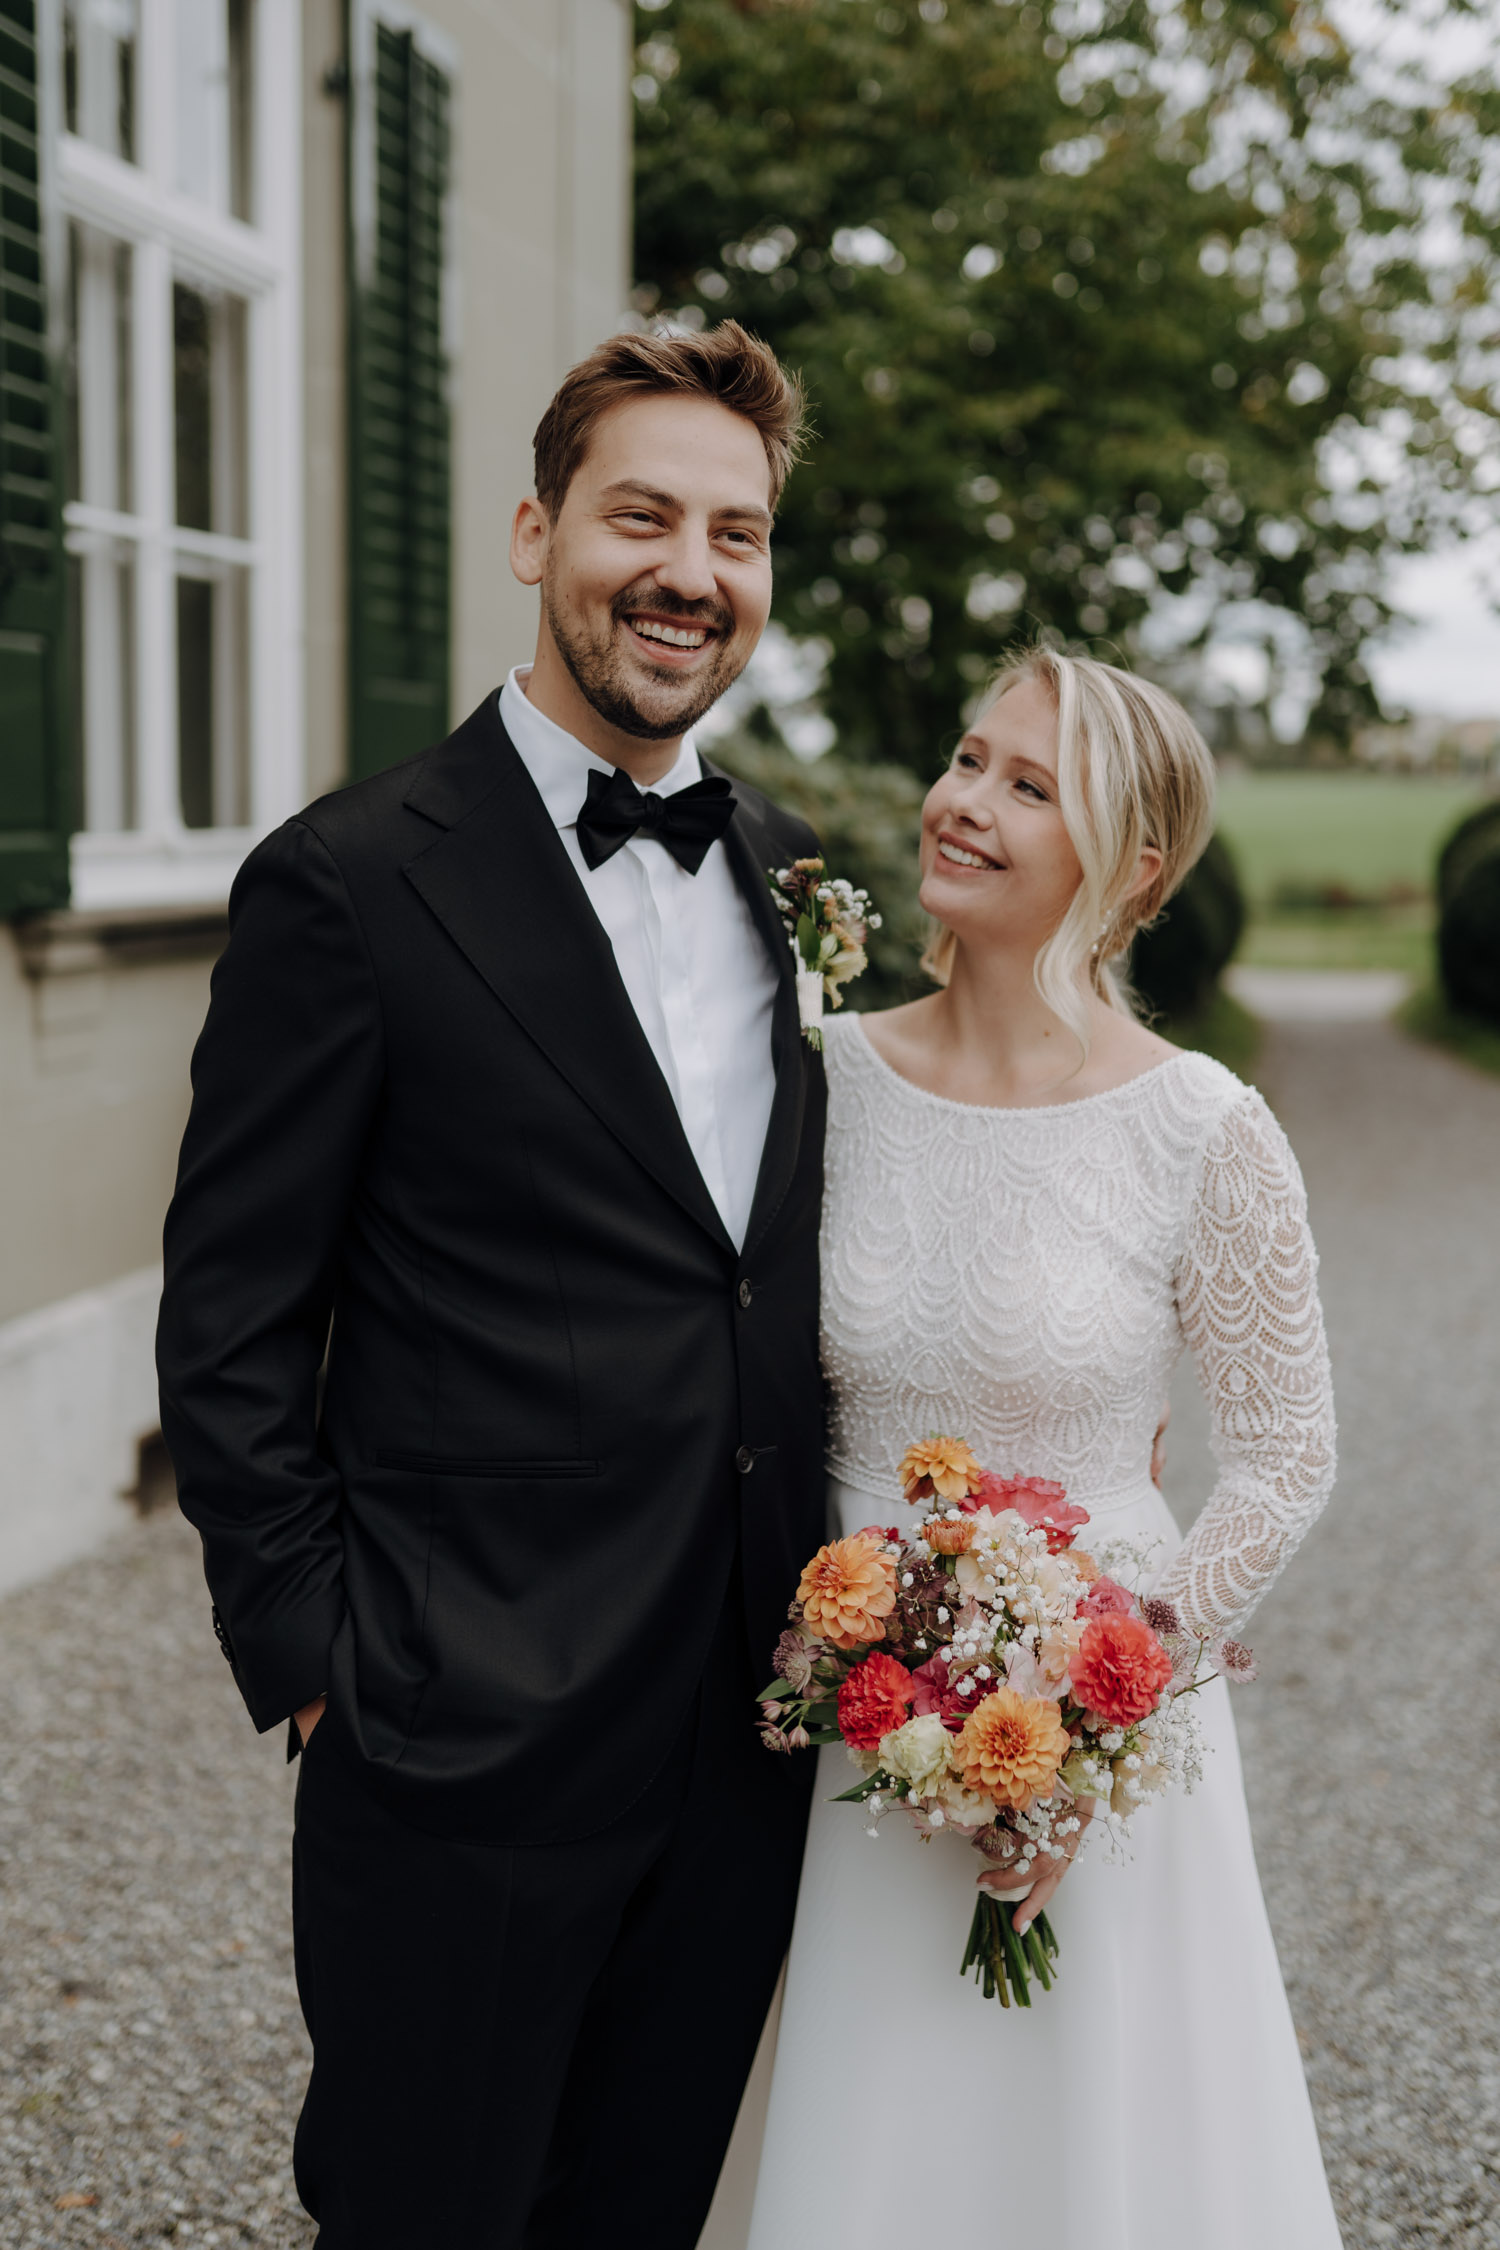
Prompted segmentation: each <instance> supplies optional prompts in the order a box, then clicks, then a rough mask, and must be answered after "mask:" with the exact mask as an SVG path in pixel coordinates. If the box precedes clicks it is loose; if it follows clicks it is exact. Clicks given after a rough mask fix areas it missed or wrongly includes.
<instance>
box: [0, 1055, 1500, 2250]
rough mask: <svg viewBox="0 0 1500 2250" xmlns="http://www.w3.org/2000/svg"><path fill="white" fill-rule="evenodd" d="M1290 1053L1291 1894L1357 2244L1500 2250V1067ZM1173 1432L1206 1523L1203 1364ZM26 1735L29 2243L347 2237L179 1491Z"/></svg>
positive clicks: (277, 1763)
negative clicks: (1303, 1501)
mask: <svg viewBox="0 0 1500 2250" xmlns="http://www.w3.org/2000/svg"><path fill="white" fill-rule="evenodd" d="M1261 1077H1262V1081H1263V1083H1264V1084H1265V1086H1266V1088H1267V1091H1268V1093H1269V1094H1270V1097H1271V1099H1272V1100H1273V1102H1274V1103H1275V1105H1276V1107H1277V1109H1278V1111H1279V1113H1280V1114H1281V1116H1282V1118H1283V1120H1284V1122H1285V1123H1286V1126H1287V1128H1288V1130H1289V1132H1290V1133H1291V1136H1292V1139H1293V1142H1294V1143H1295V1145H1296V1147H1297V1149H1298V1151H1299V1153H1300V1155H1301V1158H1302V1161H1303V1165H1304V1168H1305V1171H1306V1173H1307V1178H1308V1183H1309V1190H1310V1194H1311V1200H1312V1210H1313V1219H1314V1224H1315V1226H1316V1229H1317V1232H1318V1236H1319V1240H1320V1243H1321V1245H1322V1250H1323V1261H1324V1262H1323V1279H1324V1287H1325V1292H1326V1298H1327V1305H1328V1315H1329V1325H1330V1330H1331V1334H1332V1339H1333V1347H1334V1355H1335V1362H1336V1373H1337V1378H1338V1384H1339V1404H1340V1422H1341V1430H1342V1458H1343V1471H1342V1475H1341V1477H1340V1482H1339V1489H1338V1492H1337V1495H1336V1496H1335V1499H1334V1501H1333V1503H1332V1506H1331V1507H1330V1509H1329V1512H1328V1515H1327V1516H1326V1518H1325V1519H1324V1521H1323V1523H1322V1524H1321V1525H1320V1526H1319V1528H1318V1530H1317V1531H1316V1532H1315V1533H1314V1534H1313V1536H1312V1538H1311V1539H1310V1541H1309V1542H1308V1545H1307V1547H1306V1548H1305V1549H1304V1550H1303V1553H1302V1555H1301V1556H1300V1557H1299V1558H1298V1561H1297V1562H1296V1564H1294V1566H1293V1568H1292V1569H1291V1571H1290V1572H1289V1573H1288V1575H1287V1576H1286V1577H1285V1578H1284V1579H1283V1581H1282V1583H1281V1585H1280V1586H1279V1587H1278V1588H1277V1590H1276V1593H1275V1594H1274V1595H1273V1597H1272V1599H1271V1601H1270V1603H1269V1604H1268V1605H1267V1607H1266V1609H1265V1611H1264V1613H1263V1614H1262V1616H1261V1617H1260V1618H1258V1619H1257V1620H1256V1624H1255V1629H1254V1631H1253V1634H1252V1638H1253V1639H1254V1641H1255V1643H1256V1646H1257V1649H1258V1652H1259V1654H1260V1657H1261V1660H1262V1667H1263V1670H1262V1682H1261V1684H1260V1685H1259V1686H1258V1687H1256V1688H1253V1689H1251V1690H1249V1691H1247V1693H1246V1695H1245V1696H1244V1697H1243V1698H1242V1700H1241V1702H1240V1704H1239V1706H1238V1708H1239V1710H1240V1714H1241V1723H1242V1731H1243V1735H1244V1740H1245V1747H1246V1762H1247V1767H1248V1771H1249V1777H1250V1790H1251V1796H1252V1802H1253V1809H1254V1812H1255V1819H1256V1832H1257V1836H1258V1838H1259V1843H1260V1852H1261V1862H1262V1867H1263V1870H1264V1874H1265V1879H1266V1887H1267V1892H1268V1896H1269V1899H1270V1904H1271V1912H1272V1919H1273V1921H1274V1923H1275V1927H1276V1931H1277V1936H1278V1940H1279V1943H1280V1945H1281V1951H1282V1959H1283V1963H1284V1966H1285V1968H1286V1972H1287V1976H1288V1980H1289V1983H1290V1986H1291V1991H1292V2000H1293V2006H1294V2008H1295V2011H1296V2015H1297V2020H1298V2024H1299V2027H1300V2029H1301V2033H1302V2038H1303V2045H1304V2050H1305V2053H1306V2057H1307V2065H1308V2072H1309V2077H1310V2079H1311V2083H1312V2088H1313V2096H1314V2100H1315V2103H1316V2105H1317V2110H1318V2116H1319V2120H1320V2123H1321V2125H1322V2129H1323V2135H1324V2145H1325V2148H1326V2150H1327V2153H1328V2159H1329V2166H1330V2171H1331V2173H1332V2177H1333V2184H1334V2195H1335V2200H1336V2201H1337V2204H1338V2207H1339V2210H1340V2213H1341V2216H1342V2219H1343V2223H1344V2234H1345V2242H1346V2245H1347V2250H1367V2246H1373V2245H1378V2244H1381V2243H1393V2244H1400V2245H1402V2246H1403V2250H1405V2246H1407V2245H1410V2246H1413V2250H1421V2246H1424V2245H1427V2244H1431V2243H1447V2244H1455V2245H1464V2246H1465V2250H1479V2246H1480V2245H1484V2246H1486V2250H1491V2246H1494V2250H1500V2032H1497V2014H1500V2007H1497V2003H1500V1991H1497V1986H1500V1974H1497V1969H1500V1757H1497V1751H1500V1666H1497V1662H1496V1653H1497V1644H1500V1631H1497V1624H1500V1615H1497V1613H1500V1506H1497V1485H1500V1477H1497V1468H1496V1463H1497V1459H1500V1083H1495V1082H1491V1081H1487V1080H1483V1079H1480V1078H1478V1077H1476V1076H1474V1075H1472V1074H1470V1073H1469V1072H1467V1071H1465V1070H1463V1069H1462V1068H1461V1067H1460V1066H1459V1065H1457V1064H1456V1063H1452V1062H1449V1061H1447V1060H1445V1059H1444V1058H1442V1057H1440V1056H1436V1055H1432V1054H1428V1053H1426V1052H1423V1051H1420V1050H1418V1049H1415V1048H1412V1047H1409V1046H1406V1045H1404V1044H1402V1043H1401V1042H1399V1041H1398V1039H1397V1038H1396V1036H1395V1035H1394V1034H1393V1033H1392V1032H1390V1031H1389V1030H1387V1029H1386V1028H1385V1027H1384V1026H1383V1025H1381V1024H1379V1023H1373V1022H1368V1021H1366V1022H1357V1023H1339V1024H1328V1023H1308V1022H1305V1021H1304V1022H1285V1023H1281V1024H1278V1025H1277V1026H1276V1027H1275V1028H1274V1029H1273V1031H1272V1033H1271V1034H1270V1037H1269V1039H1268V1042H1267V1047H1266V1053H1265V1057H1264V1065H1263V1069H1262V1071H1261ZM1172 1453H1173V1458H1172V1468H1171V1489H1172V1492H1173V1497H1174V1502H1175V1504H1176V1505H1177V1506H1178V1509H1179V1513H1180V1514H1181V1515H1182V1516H1184V1517H1186V1516H1189V1515H1191V1513H1192V1511H1193V1508H1194V1507H1195V1506H1196V1505H1197V1503H1198V1501H1199V1500H1200V1499H1201V1497H1202V1495H1203V1493H1204V1491H1205V1490H1206V1486H1207V1478H1208V1475H1209V1473H1210V1472H1209V1468H1208V1464H1207V1457H1206V1452H1205V1450H1204V1445H1203V1432H1202V1417H1201V1412H1200V1411H1199V1410H1198V1409H1197V1407H1196V1403H1195V1401H1194V1400H1193V1399H1192V1398H1191V1396H1190V1395H1189V1394H1188V1392H1187V1391H1186V1390H1180V1397H1179V1404H1178V1410H1177V1414H1176V1419H1175V1422H1174V1429H1173V1443H1172ZM1398 1634H1399V1635H1401V1636H1403V1638H1402V1641H1401V1643H1400V1644H1399V1645H1398V1642H1397V1635H1398ZM0 1745H3V1747H0V2241H3V2242H4V2243H5V2245H6V2246H7V2250H39V2246H43V2245H46V2246H49V2250H50V2246H52V2245H67V2244H80V2245H82V2244H90V2245H103V2246H105V2250H111V2246H112V2250H122V2246H124V2245H130V2246H131V2250H135V2246H137V2245H144V2244H148V2243H150V2244H159V2243H160V2242H161V2241H162V2240H163V2239H164V2238H165V2239H175V2240H177V2241H178V2242H180V2243H190V2244H193V2245H198V2244H203V2243H245V2242H248V2243H254V2244H259V2245H267V2246H273V2250H307V2246H308V2244H309V2243H310V2241H311V2229H310V2228H309V2227H308V2226H307V2224H306V2222H305V2221H304V2220H303V2219H302V2218H301V2217H300V2215H299V2213H298V2211H297V2207H296V2202H295V2198H294V2196H293V2194H292V2191H291V2181H290V2168H289V2152H290V2146H291V2128H292V2122H293V2119H294V2116H295V2112H296V2106H297V2102H298V2100H299V2098H300V2094H301V2088H302V2083H303V2079H304V2076H305V2071H306V2060H307V2057H306V2045H305V2041H304V2038H303V2034H302V2027H301V2021H300V2018H299V2016H298V2014H297V2009H296V2001H295V1996H294V1993H293V1989H292V1982H291V1962H290V1947H289V1938H288V1907H287V1877H286V1866H287V1837H288V1830H289V1826H290V1817H291V1780H290V1777H289V1776H288V1774H287V1771H286V1768H285V1766H284V1765H283V1763H282V1752H281V1745H280V1743H279V1742H278V1740H277V1739H275V1738H266V1739H264V1740H260V1741H257V1739H256V1738H255V1737H254V1736H253V1735H252V1734H251V1733H250V1731H249V1727H248V1723H247V1722H246V1721H245V1720H244V1718H243V1715H242V1713H241V1709H240V1705H239V1702H238V1699H237V1698H236V1697H235V1695H234V1693H233V1690H232V1687H231V1685H230V1682H229V1679H228V1675H227V1671H226V1668H225V1666H224V1665H223V1663H222V1662H221V1660H220V1658H219V1656H218V1653H217V1650H216V1648H215V1646H214V1643H213V1640H212V1637H211V1635H210V1633H209V1630H208V1620H207V1604H206V1600H205V1598H204V1595H203V1592H202V1585H201V1579H200V1576H199V1570H198V1561H197V1548H196V1542H195V1540H194V1539H193V1537H192V1535H191V1534H190V1533H189V1532H187V1531H186V1529H185V1527H184V1526H182V1525H181V1524H180V1523H179V1522H178V1521H177V1520H176V1518H175V1517H167V1518H158V1519H153V1520H151V1521H148V1522H147V1523H145V1524H142V1525H139V1526H134V1527H132V1528H130V1529H129V1530H128V1531H127V1532H126V1533H125V1534H124V1535H122V1538H121V1540H120V1542H119V1543H118V1545H117V1546H116V1547H115V1549H114V1550H112V1551H111V1552H109V1553H107V1554H104V1555H101V1556H100V1557H98V1558H97V1559H95V1560H93V1561H91V1562H89V1563H86V1564H83V1565H80V1566H78V1567H76V1568H74V1569H73V1570H71V1571H69V1572H66V1573H64V1574H63V1575H62V1576H61V1577H59V1578H58V1579H56V1580H54V1581H52V1582H51V1583H49V1584H48V1585H46V1586H44V1587H42V1588H39V1589H37V1590H34V1591H32V1592H30V1593H27V1594H22V1595H19V1596H15V1597H12V1598H11V1600H10V1601H9V1602H7V1603H5V1604H4V1605H0ZM1163 2098H1165V2099H1170V2089H1164V2090H1163ZM1265 2160H1266V2161H1267V2162H1268V2163H1274V2162H1275V2160H1276V2158H1275V2151H1274V2150H1267V2151H1266V2152H1265ZM830 2250H839V2246H834V2245H830ZM1204 2250H1213V2245H1212V2227H1211V2224H1206V2226H1205V2233H1204Z"/></svg>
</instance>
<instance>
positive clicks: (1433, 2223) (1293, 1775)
mask: <svg viewBox="0 0 1500 2250" xmlns="http://www.w3.org/2000/svg"><path fill="white" fill-rule="evenodd" d="M1258 1075H1259V1078H1260V1082H1261V1084H1262V1086H1263V1087H1264V1089H1265V1092H1266V1094H1267V1097H1268V1098H1269V1099H1270V1101H1271V1102H1272V1103H1273V1105H1274V1106H1275V1108H1276V1110H1277V1113H1278V1115H1279V1116H1280V1118H1281V1120H1282V1123H1283V1124H1284V1125H1285V1127H1286V1129H1287V1132H1288V1134H1289V1135H1290V1137H1291V1140H1292V1143H1293V1146H1294V1147H1295V1148H1296V1150H1297V1153H1298V1156H1299V1158H1300V1159H1301V1163H1302V1167H1303V1172H1304V1174H1305V1177H1306V1180H1307V1185H1308V1197H1309V1203H1310V1207H1311V1214H1312V1223H1313V1230H1314V1233H1315V1234H1316V1236H1317V1239H1318V1244H1319V1248H1320V1251H1321V1254H1322V1285H1323V1295H1324V1303H1325V1308H1326V1311H1327V1317H1328V1329H1329V1338H1330V1343H1331V1347H1332V1352H1333V1362H1334V1381H1335V1385H1336V1388H1337V1394H1338V1407H1339V1455H1340V1473H1339V1482H1338V1489H1337V1491H1336V1492H1335V1494H1334V1497H1333V1499H1332V1501H1331V1502H1330V1504H1329V1508H1328V1512H1327V1514H1326V1515H1325V1516H1324V1517H1323V1519H1322V1521H1321V1522H1320V1523H1319V1524H1318V1526H1317V1527H1316V1529H1315V1530H1314V1531H1313V1533H1312V1534H1311V1536H1310V1537H1309V1539H1308V1541H1307V1544H1306V1546H1305V1547H1304V1548H1303V1549H1302V1551H1301V1553H1300V1554H1299V1555H1298V1556H1297V1558H1296V1560H1295V1561H1294V1562H1293V1563H1292V1565H1291V1567H1290V1568H1289V1570H1288V1571H1287V1574H1286V1576H1285V1577H1284V1578H1283V1579H1282V1580H1281V1582H1280V1583H1279V1585H1278V1586H1277V1588H1276V1590H1275V1592H1274V1593H1273V1594H1272V1595H1271V1597H1270V1599H1269V1600H1268V1601H1267V1603H1266V1606H1265V1609H1264V1610H1263V1611H1262V1612H1261V1614H1260V1615H1259V1616H1257V1617H1256V1618H1255V1619H1254V1620H1253V1621H1252V1625H1251V1629H1250V1634H1249V1638H1250V1639H1251V1640H1252V1641H1253V1642H1254V1644H1255V1649H1256V1654H1257V1655H1258V1656H1259V1658H1260V1661H1261V1676H1260V1682H1259V1684H1258V1685H1257V1686H1256V1687H1254V1688H1251V1689H1248V1690H1247V1691H1246V1692H1245V1694H1244V1695H1243V1696H1242V1697H1241V1698H1240V1699H1239V1700H1238V1701H1237V1703H1236V1706H1235V1708H1236V1711H1237V1713H1238V1716H1239V1721H1240V1732H1241V1739H1242V1742H1243V1744H1244V1750H1245V1766H1246V1774H1247V1782H1248V1788H1249V1794H1250V1803H1251V1810H1252V1813H1253V1816H1254V1822H1255V1834H1256V1847H1257V1851H1258V1854H1259V1858H1260V1866H1261V1873H1262V1877H1263V1879H1264V1883H1265V1888H1266V1895H1267V1900H1268V1903H1269V1906H1270V1910H1271V1920H1272V1923H1273V1925H1274V1928H1275V1931H1276V1939H1277V1944H1278V1946H1279V1948H1280V1951H1281V1961H1282V1967H1283V1970H1284V1972H1285V1974H1286V1978H1287V1983H1288V1987H1289V1989H1290V1993H1291V1999H1292V2007H1293V2011H1294V2013H1295V2015H1296V2018H1297V2024H1298V2028H1299V2031H1300V2034H1301V2038H1302V2045H1303V2051H1304V2055H1305V2058H1306V2062H1307V2070H1308V2078H1309V2081H1310V2084H1311V2086H1312V2093H1313V2101H1314V2105H1315V2107H1316V2110H1317V2114H1318V2122H1319V2126H1320V2128H1321V2130H1322V2135H1323V2148H1324V2154H1325V2157H1326V2159H1327V2162H1328V2168H1329V2173H1330V2177H1331V2180H1332V2185H1333V2195H1334V2201H1335V2204H1336V2205H1337V2207H1338V2212H1339V2217H1340V2221H1341V2223H1342V2227H1343V2233H1344V2241H1345V2244H1346V2246H1347V2250H1373V2246H1376V2245H1380V2244H1385V2243H1394V2244H1400V2245H1402V2246H1403V2250H1406V2246H1408V2245H1410V2246H1411V2250H1418V2246H1421V2250H1425V2246H1426V2245H1428V2244H1436V2243H1448V2244H1454V2245H1463V2250H1480V2246H1481V2245H1483V2246H1484V2250H1495V2246H1500V1760H1497V1757H1496V1751H1497V1750H1500V1672H1497V1667H1496V1664H1495V1644H1496V1622H1497V1608H1500V1507H1497V1505H1496V1501H1497V1497H1500V1491H1497V1487H1500V1471H1497V1462H1500V1081H1495V1080H1490V1079H1484V1078H1481V1077H1479V1076H1478V1075H1477V1074H1476V1073H1474V1072H1472V1071H1469V1070H1467V1069H1466V1068H1465V1067H1464V1066H1463V1065H1461V1064H1459V1063H1457V1062H1453V1061H1450V1060H1449V1059H1448V1058H1447V1057H1445V1056H1442V1055H1439V1054H1437V1053H1434V1052H1432V1051H1430V1050H1427V1049H1423V1048H1418V1047H1415V1046H1411V1045H1409V1044H1407V1043H1405V1042H1404V1041H1401V1040H1400V1039H1398V1038H1397V1036H1396V1035H1395V1034H1394V1033H1393V1032H1392V1031H1390V1030H1389V1029H1387V1028H1386V1027H1385V1026H1384V1025H1382V1024H1379V1023H1368V1022H1365V1023H1322V1024H1312V1023H1292V1022H1283V1023H1281V1024H1278V1025H1277V1026H1275V1027H1274V1028H1273V1029H1272V1031H1271V1032H1270V1033H1269V1035H1268V1037H1267V1040H1266V1045H1265V1050H1264V1053H1263V1056H1262V1062H1261V1069H1260V1071H1259V1074H1258ZM1202 1422H1203V1416H1202V1411H1201V1408H1200V1407H1199V1405H1198V1402H1197V1399H1196V1396H1194V1395H1190V1394H1189V1390H1188V1388H1187V1386H1185V1385H1183V1384H1182V1383H1179V1386H1178V1411H1177V1412H1176V1413H1175V1415H1174V1425H1173V1432H1172V1441H1171V1450H1172V1456H1173V1458H1172V1467H1171V1471H1170V1473H1169V1478H1168V1492H1169V1497H1171V1498H1172V1501H1173V1505H1174V1508H1175V1509H1176V1512H1177V1514H1178V1518H1179V1521H1183V1522H1185V1521H1186V1520H1187V1518H1188V1517H1189V1516H1190V1515H1191V1513H1192V1509H1193V1506H1194V1505H1196V1502H1197V1500H1198V1498H1199V1497H1200V1496H1201V1494H1202V1493H1203V1491H1204V1490H1205V1489H1206V1483H1207V1479H1208V1476H1209V1474H1210V1473H1211V1471H1210V1464H1209V1462H1208V1458H1207V1453H1206V1448H1205V1447H1204V1446H1203V1442H1202V1436H1201V1431H1202ZM1189 1495H1191V1497H1189ZM1419 1534H1420V1543H1418V1535H1419ZM1403 1632H1404V1633H1405V1634H1406V1635H1407V1636H1408V1637H1411V1638H1412V1639H1413V1653H1412V1656H1411V1658H1410V1659H1409V1660H1403V1659H1402V1658H1401V1657H1400V1656H1399V1655H1397V1656H1395V1657H1392V1656H1390V1655H1386V1654H1384V1653H1383V1652H1384V1651H1385V1650H1387V1649H1389V1648H1391V1647H1392V1646H1394V1645H1396V1644H1397V1641H1398V1636H1400V1635H1401V1634H1402V1633H1403ZM1417 1635H1420V1638H1416V1637H1415V1636H1417ZM1269 2160H1272V2159H1271V2158H1270V2157H1269V2152H1268V2161H1269Z"/></svg>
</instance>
